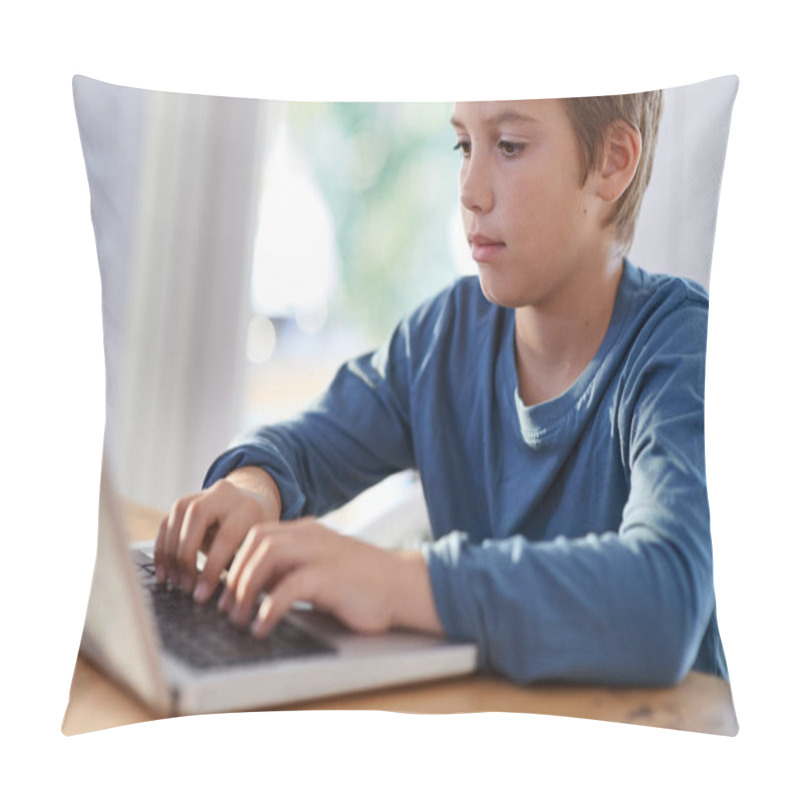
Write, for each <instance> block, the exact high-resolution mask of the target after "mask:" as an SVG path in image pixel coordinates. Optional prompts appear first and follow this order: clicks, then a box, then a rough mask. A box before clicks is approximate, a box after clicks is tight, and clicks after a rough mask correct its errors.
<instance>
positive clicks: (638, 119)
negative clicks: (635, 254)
mask: <svg viewBox="0 0 800 800" xmlns="http://www.w3.org/2000/svg"><path fill="white" fill-rule="evenodd" d="M564 103H565V105H566V109H567V114H568V116H569V119H570V122H571V123H572V129H573V130H574V131H575V135H576V136H577V138H578V143H579V144H580V147H581V153H582V157H583V169H584V171H583V181H584V182H585V181H586V178H587V177H588V176H589V173H590V172H591V171H592V170H593V169H595V168H596V167H598V166H599V162H600V158H601V157H602V153H603V144H604V138H605V133H606V130H607V129H608V126H609V125H610V124H611V123H612V122H614V121H615V120H619V119H621V120H623V121H624V122H627V123H628V124H629V125H631V126H632V127H633V128H635V129H636V130H637V131H639V134H640V135H641V137H642V151H641V155H640V158H639V167H638V169H637V170H636V174H635V175H634V177H633V180H632V181H631V182H630V184H629V185H628V188H627V189H626V190H625V191H624V192H623V193H622V196H621V197H620V198H619V200H618V201H617V205H616V207H615V209H614V211H613V212H612V214H611V216H610V217H609V218H608V220H607V224H609V225H610V224H612V223H613V224H615V225H616V239H617V243H618V245H619V246H620V248H621V250H622V252H623V253H626V252H627V251H628V250H629V249H630V246H631V243H632V242H633V233H634V229H635V227H636V218H637V216H638V215H639V207H640V206H641V204H642V197H643V195H644V191H645V189H646V188H647V184H648V182H649V181H650V174H651V173H652V171H653V153H654V151H655V144H656V137H657V136H658V123H659V121H660V119H661V110H662V107H663V98H662V93H661V92H660V91H656V92H639V93H638V94H617V95H608V96H606V97H571V98H566V99H565V100H564Z"/></svg>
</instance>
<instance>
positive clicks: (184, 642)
mask: <svg viewBox="0 0 800 800" xmlns="http://www.w3.org/2000/svg"><path fill="white" fill-rule="evenodd" d="M137 566H138V568H139V571H140V576H141V578H142V583H143V585H144V586H145V587H146V589H147V590H148V592H149V593H150V598H151V601H152V606H153V611H154V613H155V617H156V623H157V625H158V632H159V635H160V636H161V641H162V644H163V645H164V648H165V649H166V650H168V651H169V652H170V653H172V654H173V655H176V656H178V657H179V658H181V659H182V660H184V661H186V662H188V663H189V664H190V665H191V666H193V667H195V668H197V669H209V668H214V667H223V666H231V665H239V664H252V663H255V662H260V661H275V660H277V659H286V658H298V657H301V656H303V657H305V656H309V655H315V654H323V653H334V652H335V649H334V648H333V647H331V646H330V645H328V644H327V643H326V642H323V641H322V640H321V639H318V638H317V637H315V636H313V635H312V634H310V633H308V632H307V631H305V630H302V629H301V628H299V627H298V626H297V625H293V624H292V623H291V622H290V621H289V620H286V619H283V620H281V622H279V623H278V624H277V625H276V626H275V628H274V629H273V631H272V633H270V635H269V636H267V637H266V638H265V639H256V638H255V637H254V636H252V635H251V634H250V632H249V630H247V629H240V628H237V627H236V626H235V625H233V624H232V623H231V622H230V621H229V620H228V618H227V617H225V616H224V615H222V614H220V613H219V612H218V611H217V598H218V596H219V593H220V592H221V588H220V589H218V590H217V592H216V593H215V594H214V595H213V596H212V597H211V599H210V600H209V601H208V602H207V603H204V604H200V603H195V602H194V600H192V598H191V597H190V596H189V595H187V594H184V592H182V591H180V590H178V589H170V588H168V587H167V586H164V585H163V584H159V583H158V582H157V581H156V579H155V569H154V567H153V565H152V563H150V564H141V563H139V564H137Z"/></svg>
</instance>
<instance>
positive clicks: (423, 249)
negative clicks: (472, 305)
mask: <svg viewBox="0 0 800 800" xmlns="http://www.w3.org/2000/svg"><path fill="white" fill-rule="evenodd" d="M451 113H452V105H451V104H448V103H291V104H290V105H289V118H288V122H289V129H290V131H291V136H292V138H293V140H294V143H295V145H296V146H297V148H298V149H299V150H300V152H301V153H302V154H303V156H304V157H305V158H306V159H308V163H309V165H310V166H311V169H312V173H313V175H314V178H315V180H316V181H317V183H318V185H319V188H320V190H321V192H322V194H323V196H324V197H325V200H326V202H327V204H328V206H329V208H330V211H331V213H332V215H333V219H334V225H335V231H336V242H337V249H338V257H339V270H340V273H339V274H340V284H339V289H338V291H337V294H336V296H335V298H334V301H333V305H332V308H331V313H330V319H331V321H333V322H336V321H337V320H342V319H346V320H347V322H348V324H350V325H357V326H358V327H359V328H361V329H362V331H363V333H364V334H366V335H367V336H368V337H369V338H370V339H373V340H379V339H382V338H384V337H385V336H386V335H387V334H388V333H389V332H390V331H391V329H392V328H393V327H394V325H395V324H396V323H397V321H398V320H399V318H400V317H401V316H402V315H403V314H405V313H407V312H408V311H410V310H411V309H412V308H413V307H415V306H416V305H417V304H419V303H420V302H421V301H422V300H424V299H425V298H426V297H428V296H430V295H431V294H433V293H434V292H436V291H437V290H438V289H440V288H441V287H443V286H444V285H446V284H447V283H448V282H450V281H451V280H452V279H453V278H454V276H455V275H456V267H455V265H454V263H453V256H452V253H451V247H450V235H451V233H450V227H451V225H452V219H453V213H454V211H455V210H456V208H457V201H458V191H457V187H458V180H457V173H458V164H459V158H460V156H459V155H458V154H457V153H454V152H453V145H454V142H455V137H454V135H453V132H452V129H451V128H450V125H449V117H450V114H451Z"/></svg>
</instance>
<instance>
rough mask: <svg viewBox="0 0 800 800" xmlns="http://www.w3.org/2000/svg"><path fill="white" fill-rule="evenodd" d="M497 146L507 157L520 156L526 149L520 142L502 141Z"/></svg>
mask: <svg viewBox="0 0 800 800" xmlns="http://www.w3.org/2000/svg"><path fill="white" fill-rule="evenodd" d="M497 146H498V147H499V148H500V150H501V152H502V153H503V155H505V156H516V155H519V154H520V153H521V152H522V150H523V148H524V147H525V145H524V144H521V143H520V142H505V141H500V142H499V143H498V145H497Z"/></svg>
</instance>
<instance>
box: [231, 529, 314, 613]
mask: <svg viewBox="0 0 800 800" xmlns="http://www.w3.org/2000/svg"><path fill="white" fill-rule="evenodd" d="M304 527H308V525H307V523H305V524H301V523H300V522H299V521H294V522H290V523H286V522H283V523H271V524H264V525H257V526H255V527H253V528H251V529H250V531H249V532H248V534H247V537H246V538H245V540H244V542H243V543H242V546H241V547H240V548H239V550H238V552H237V553H236V556H235V558H234V559H233V563H232V564H231V566H230V568H229V570H228V577H227V580H226V581H225V589H224V591H223V593H222V596H221V598H220V600H219V603H218V608H219V610H220V611H221V612H222V613H228V614H230V613H231V612H233V610H234V607H235V606H236V604H237V603H238V604H240V605H242V604H245V605H246V604H247V603H248V602H251V601H252V602H254V600H255V596H256V594H257V591H260V590H262V589H266V588H268V587H269V585H270V583H271V582H274V581H275V580H278V579H279V578H280V577H281V576H282V575H283V573H285V572H286V571H287V570H289V569H291V568H292V567H293V566H296V564H298V563H300V562H301V561H307V560H309V559H310V558H312V557H313V555H314V553H315V552H316V550H317V547H316V544H317V543H316V540H315V539H313V538H312V537H298V536H296V534H297V532H298V531H300V530H303V529H304ZM267 542H269V543H270V546H269V548H267V547H266V543H267ZM261 559H268V560H267V561H266V562H265V563H264V564H263V565H262V568H261V571H260V572H259V574H258V576H254V575H253V573H252V569H253V566H252V564H253V562H254V561H255V560H261ZM247 570H251V571H250V572H247V575H246V574H245V573H246V571H247ZM245 578H247V581H246V583H247V584H249V582H250V581H252V580H254V579H260V580H261V584H260V589H258V590H256V589H255V588H253V587H250V589H249V591H248V589H247V588H246V586H245ZM244 615H245V611H242V613H241V617H240V615H239V613H237V612H234V616H235V618H236V619H237V620H238V619H240V618H241V620H242V621H241V623H240V624H244V622H245V621H246V620H245V619H244Z"/></svg>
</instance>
